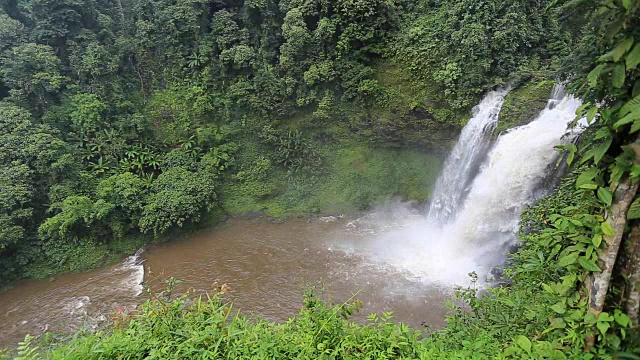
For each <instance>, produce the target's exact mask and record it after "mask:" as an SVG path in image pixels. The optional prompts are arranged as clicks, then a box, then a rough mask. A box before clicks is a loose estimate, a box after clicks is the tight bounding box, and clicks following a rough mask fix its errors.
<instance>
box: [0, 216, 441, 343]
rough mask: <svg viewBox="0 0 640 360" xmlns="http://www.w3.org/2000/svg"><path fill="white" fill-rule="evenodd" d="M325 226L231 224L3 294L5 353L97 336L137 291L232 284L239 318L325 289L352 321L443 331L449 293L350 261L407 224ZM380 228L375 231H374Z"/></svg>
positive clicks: (272, 311)
mask: <svg viewBox="0 0 640 360" xmlns="http://www.w3.org/2000/svg"><path fill="white" fill-rule="evenodd" d="M370 217H371V215H369V217H365V218H362V219H356V220H348V219H341V218H335V217H325V218H317V219H312V220H311V221H310V222H309V221H308V220H303V219H300V220H289V221H286V222H283V223H273V222H268V221H265V220H260V219H256V220H231V221H229V222H227V223H225V224H223V225H221V226H219V227H217V228H215V229H213V230H210V231H205V232H202V233H200V234H198V235H195V236H192V237H188V238H184V239H180V240H176V241H173V242H170V243H166V244H160V245H153V246H150V247H149V248H148V249H146V250H145V251H144V252H142V253H141V254H140V255H139V258H134V257H131V258H128V259H125V260H124V261H123V263H121V264H116V265H113V266H109V267H105V268H102V269H99V270H95V271H91V272H87V273H78V274H63V275H59V276H57V277H56V278H55V280H54V281H52V282H50V281H47V280H26V281H21V282H19V283H17V284H16V286H15V287H14V288H13V289H10V290H8V291H6V292H4V293H1V294H0V324H2V325H1V326H0V348H1V347H3V346H5V347H8V346H11V345H12V344H15V342H17V341H19V340H21V339H22V338H23V337H24V335H25V334H27V333H31V334H34V335H38V334H40V333H42V332H43V331H44V330H45V329H46V330H48V331H55V332H70V331H74V330H77V329H79V328H80V327H81V326H82V325H83V324H85V326H89V327H91V326H95V325H96V324H100V323H101V322H103V321H104V320H106V319H107V318H108V316H109V314H110V313H112V312H113V311H121V310H122V309H127V308H131V307H133V306H135V304H137V303H139V302H141V301H143V300H144V298H145V292H141V290H142V289H141V287H140V286H139V283H140V281H141V280H142V277H141V270H142V269H144V283H145V284H146V285H148V286H150V287H151V289H152V290H154V291H159V290H161V289H162V286H163V284H162V283H161V280H163V279H166V278H169V277H174V278H176V279H180V280H183V281H184V282H183V283H182V284H180V286H181V289H180V290H185V289H187V288H190V289H194V290H196V291H197V292H204V291H208V290H210V289H212V288H213V287H214V285H217V286H220V285H222V284H226V285H227V287H228V289H229V299H230V300H233V302H234V309H240V311H241V312H242V313H244V314H247V315H251V314H255V315H259V316H262V317H265V318H267V319H269V320H273V321H282V320H285V319H286V318H287V317H290V316H293V315H295V314H296V313H297V312H298V311H299V310H300V308H301V306H302V299H303V292H304V290H305V289H307V288H308V287H309V286H312V285H314V284H317V282H318V281H321V280H322V281H323V282H324V284H325V287H326V294H325V296H327V297H328V298H330V299H331V300H332V301H334V302H343V301H345V300H347V299H349V298H351V297H352V296H353V295H354V293H355V294H356V295H355V298H358V299H360V300H362V302H363V303H364V309H363V311H362V312H361V314H359V315H356V317H355V320H358V321H364V318H365V316H366V314H369V313H371V312H378V313H380V312H384V311H393V312H394V314H395V319H396V320H397V321H403V322H406V323H408V324H410V325H412V326H415V327H420V326H422V325H423V324H427V325H429V326H431V327H434V328H437V327H439V326H442V325H443V324H444V317H445V314H446V312H447V307H446V305H445V304H446V301H447V299H450V298H452V296H451V295H452V292H451V290H450V289H443V288H440V287H438V286H434V285H429V284H427V283H424V282H422V281H420V279H417V278H414V279H412V278H411V277H410V276H406V274H403V273H401V272H397V271H389V269H387V268H385V266H384V265H381V264H378V263H372V262H371V261H369V259H367V258H366V257H362V256H359V255H357V254H355V253H352V252H349V251H344V250H343V249H341V248H342V247H344V246H352V245H353V244H357V243H359V242H366V241H367V239H370V238H371V237H372V236H376V233H377V232H378V231H387V230H389V229H392V228H395V227H402V226H405V225H406V222H399V223H396V222H394V221H386V222H384V224H383V223H382V222H379V221H375V222H367V221H366V220H367V219H369V218H370ZM374 224H375V226H373V225H374Z"/></svg>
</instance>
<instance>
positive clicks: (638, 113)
mask: <svg viewBox="0 0 640 360" xmlns="http://www.w3.org/2000/svg"><path fill="white" fill-rule="evenodd" d="M625 106H626V105H625ZM623 109H624V107H623V108H622V109H620V110H621V111H620V113H621V114H622V110H623ZM624 110H625V111H626V109H624ZM638 119H640V107H639V108H637V109H634V110H633V111H631V112H629V113H627V114H625V116H624V117H623V118H622V119H620V120H618V121H616V123H615V124H613V127H614V129H618V128H620V127H621V126H624V125H627V124H630V123H632V122H634V121H636V120H638Z"/></svg>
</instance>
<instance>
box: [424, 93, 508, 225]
mask: <svg viewBox="0 0 640 360" xmlns="http://www.w3.org/2000/svg"><path fill="white" fill-rule="evenodd" d="M508 92H509V89H508V88H505V89H498V90H496V91H491V92H489V93H488V94H487V95H486V96H485V98H484V99H483V100H482V101H481V102H480V104H478V105H477V106H476V107H475V108H474V109H473V117H472V118H471V120H469V122H468V123H467V125H466V126H465V127H464V128H463V129H462V133H461V134H460V138H459V139H458V142H457V143H456V145H455V147H454V148H453V150H452V151H451V154H450V155H449V157H448V158H447V161H446V162H445V165H444V168H443V170H442V173H441V174H440V177H439V178H438V181H437V182H436V186H435V189H434V191H433V199H432V201H431V203H430V206H429V210H428V213H427V216H428V218H429V220H430V221H432V222H433V223H434V224H445V223H447V222H448V221H450V220H451V219H452V218H453V217H454V216H455V215H456V211H457V209H458V208H459V206H458V204H459V203H460V202H461V201H462V200H463V199H464V195H465V193H466V190H467V187H468V186H469V183H470V182H471V180H472V179H473V176H474V175H475V173H476V172H477V170H478V167H479V166H480V162H481V161H482V158H483V157H484V156H485V155H486V152H487V150H488V149H489V146H490V144H491V139H490V137H491V134H492V132H493V130H494V129H495V127H496V123H497V122H498V115H499V114H500V109H501V108H502V103H503V102H504V98H505V96H506V95H507V93H508Z"/></svg>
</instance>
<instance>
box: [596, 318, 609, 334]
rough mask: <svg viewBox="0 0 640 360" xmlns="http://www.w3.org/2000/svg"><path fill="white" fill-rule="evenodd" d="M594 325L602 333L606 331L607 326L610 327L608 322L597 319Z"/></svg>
mask: <svg viewBox="0 0 640 360" xmlns="http://www.w3.org/2000/svg"><path fill="white" fill-rule="evenodd" d="M596 327H597V328H598V330H600V332H601V333H602V335H604V334H606V333H607V330H609V328H610V327H611V325H609V323H608V322H600V321H598V322H597V323H596Z"/></svg>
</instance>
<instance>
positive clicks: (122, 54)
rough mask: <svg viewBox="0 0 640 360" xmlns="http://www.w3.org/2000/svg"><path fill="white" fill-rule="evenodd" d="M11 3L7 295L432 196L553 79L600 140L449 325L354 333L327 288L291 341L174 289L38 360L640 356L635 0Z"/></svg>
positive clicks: (5, 16)
mask: <svg viewBox="0 0 640 360" xmlns="http://www.w3.org/2000/svg"><path fill="white" fill-rule="evenodd" d="M0 5H1V7H2V11H1V12H0V18H1V19H0V25H1V26H0V50H1V51H2V52H3V53H2V56H1V57H0V75H1V78H2V82H1V84H0V85H1V86H0V96H1V97H2V101H1V102H0V125H1V126H0V278H1V279H2V281H3V282H6V281H10V280H12V279H15V278H18V277H23V276H41V275H44V274H50V273H52V272H55V271H61V270H78V269H85V268H88V267H91V266H95V265H98V264H100V263H101V262H103V261H108V259H109V258H112V257H113V254H115V253H118V252H119V251H122V250H127V249H133V248H135V247H137V246H138V245H139V244H141V243H143V242H145V241H152V240H154V239H159V238H161V237H162V236H163V234H167V233H171V232H178V231H180V230H181V229H184V228H189V227H193V226H196V225H197V224H202V223H207V222H214V221H215V220H216V219H218V218H219V217H220V216H221V214H223V213H225V212H226V213H230V214H237V213H242V212H247V211H251V210H259V211H265V212H266V213H267V214H269V215H272V216H276V217H285V216H292V215H303V214H310V213H316V212H322V211H330V212H342V211H353V210H356V209H366V208H367V207H369V206H371V205H375V204H377V203H380V202H383V201H385V200H388V199H389V198H390V197H391V196H394V195H397V196H401V197H403V198H405V199H409V200H418V201H424V200H425V199H427V198H428V197H429V193H428V189H429V185H430V184H432V183H433V181H434V178H435V174H437V172H438V169H439V164H440V160H439V157H438V156H437V155H438V154H442V153H443V152H444V151H445V150H446V149H447V148H448V146H449V145H450V143H451V140H452V138H454V137H455V133H456V130H457V129H459V127H460V125H461V124H462V121H463V119H464V118H465V117H466V115H467V114H468V111H469V109H470V107H471V106H472V105H473V104H475V103H476V102H477V99H478V98H479V96H480V95H481V94H482V93H483V92H485V91H487V90H488V89H491V88H492V87H494V86H497V85H506V84H507V82H508V81H510V80H511V81H514V83H516V84H519V86H517V87H516V88H515V89H514V91H513V93H512V94H511V95H510V96H509V98H508V99H507V101H506V102H505V106H504V109H503V111H502V117H503V118H504V119H505V120H506V121H505V123H504V125H502V126H503V128H501V130H503V129H504V128H506V127H508V126H512V125H516V124H520V123H523V122H526V121H527V120H529V119H530V118H531V117H532V115H533V114H535V113H536V112H537V111H538V109H539V108H540V107H541V106H542V105H543V104H542V101H541V99H542V98H543V97H544V96H545V93H548V91H549V86H550V85H551V82H550V81H549V79H565V80H567V81H569V83H570V88H571V90H572V91H573V92H574V93H576V94H577V95H579V96H580V97H581V98H582V99H584V106H582V107H581V108H580V110H579V111H578V115H579V117H582V116H583V117H585V118H586V121H587V122H588V123H589V124H590V128H589V130H588V131H586V132H585V135H584V136H583V138H582V139H581V141H580V143H579V144H569V145H566V146H564V147H562V148H561V149H559V150H562V151H564V152H565V153H566V156H565V158H564V159H563V161H566V162H567V164H568V165H569V166H570V168H571V170H572V173H571V174H572V175H571V176H570V177H569V178H568V179H567V180H565V181H564V182H563V184H562V185H561V186H560V187H559V189H558V190H557V191H556V192H555V193H554V194H553V195H552V196H550V197H549V198H546V199H543V200H542V201H541V202H540V203H539V204H538V205H536V206H535V207H533V208H531V209H529V210H528V211H527V212H525V213H524V214H523V216H522V220H523V222H522V225H523V229H522V230H523V231H522V240H523V242H522V246H521V247H520V248H519V249H518V251H517V252H516V253H515V254H513V257H512V261H510V262H509V264H508V265H509V266H508V267H507V268H505V269H504V270H503V271H504V278H503V279H501V280H508V282H509V285H508V286H498V287H495V288H493V289H490V290H488V291H487V292H486V293H485V294H484V295H482V296H478V295H479V294H477V293H476V292H475V291H474V290H473V289H461V290H460V296H461V297H462V298H463V299H465V300H466V302H467V304H468V306H469V309H465V310H463V309H460V308H456V309H454V313H453V314H452V316H451V317H450V318H449V321H448V325H447V326H446V327H445V328H444V329H443V330H440V331H436V332H433V333H421V332H418V331H417V330H412V329H409V328H407V327H406V326H405V325H395V324H391V323H390V321H391V320H392V318H391V317H390V315H388V314H385V315H384V316H382V317H380V318H378V317H377V316H374V315H372V316H371V317H370V320H371V323H369V324H367V325H359V324H354V323H351V322H349V320H348V316H349V315H350V314H351V313H352V312H353V311H356V310H359V308H360V304H359V303H358V302H357V301H354V302H348V303H345V304H342V305H337V306H334V305H329V304H326V303H324V302H322V301H320V300H319V298H318V297H316V296H314V295H313V293H309V294H307V295H306V296H305V307H304V309H303V310H302V311H301V312H300V314H299V315H298V316H296V317H294V318H292V319H290V320H289V321H288V322H286V323H284V324H272V323H268V322H265V321H262V320H259V319H255V320H254V319H251V320H249V319H246V318H244V317H242V316H240V315H235V314H233V312H232V311H231V307H230V305H225V304H224V302H223V301H222V298H221V297H220V295H218V294H214V295H212V297H211V298H209V299H206V300H199V301H196V302H195V303H194V304H192V303H191V302H190V301H188V300H187V298H186V297H182V298H179V299H178V300H175V301H171V300H167V299H166V296H167V295H168V294H166V293H165V294H160V295H159V296H155V297H152V298H151V299H150V300H149V301H148V302H147V303H146V304H144V305H143V307H142V310H141V311H140V312H139V313H137V314H135V315H134V316H133V318H131V319H129V318H126V319H116V320H117V321H116V322H115V324H114V327H113V328H112V329H107V330H104V331H103V332H100V333H97V334H77V336H76V337H75V338H74V339H72V340H70V342H68V343H63V344H57V343H54V344H50V345H46V344H39V345H38V344H35V343H34V342H32V341H31V340H27V341H26V343H24V344H22V345H21V347H20V349H19V351H20V354H21V355H20V356H21V357H22V358H26V359H30V358H34V359H35V358H39V357H41V356H46V357H50V358H54V359H55V358H59V359H69V358H78V359H91V358H101V359H109V358H114V359H115V358H163V359H164V358H170V357H172V356H173V357H175V358H193V357H201V358H206V357H209V358H216V357H227V358H295V357H297V358H327V359H330V358H331V359H337V358H340V359H345V358H425V359H428V358H443V359H456V358H458V359H467V358H477V359H489V358H497V359H501V358H514V359H522V358H534V359H563V358H583V359H594V358H599V359H625V358H626V359H637V358H638V356H637V355H636V354H638V353H639V352H640V338H639V337H638V332H637V330H638V321H639V318H640V316H639V314H638V313H639V307H640V237H639V236H638V219H640V199H638V198H637V191H638V180H640V165H639V163H640V159H639V156H638V153H640V150H638V149H640V141H639V140H638V135H637V132H638V131H639V130H640V80H638V74H639V72H640V70H639V68H638V65H640V42H638V41H639V40H638V39H640V24H639V23H638V21H639V20H638V19H640V16H639V15H640V1H638V0H594V1H580V0H579V1H562V0H553V1H551V0H550V1H500V0H495V1H480V0H462V1H457V2H453V3H452V2H446V1H439V0H435V1H433V0H424V1H418V2H408V1H402V0H384V1H383V0H363V1H354V0H339V1H335V2H323V1H313V0H286V1H285V0H283V1H272V0H265V1H253V0H252V1H244V2H235V1H226V2H222V1H207V0H183V1H170V0H133V1H128V2H121V1H109V0H98V1H85V0H64V1H58V0H56V1H53V0H25V1H15V0H6V1H3V2H1V3H0ZM550 151H551V149H550ZM523 157H526V154H523ZM525 160H526V159H525ZM79 257H82V258H83V259H79ZM170 285H171V284H170ZM423 335H429V336H428V337H425V336H423ZM36 346H40V348H36Z"/></svg>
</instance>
